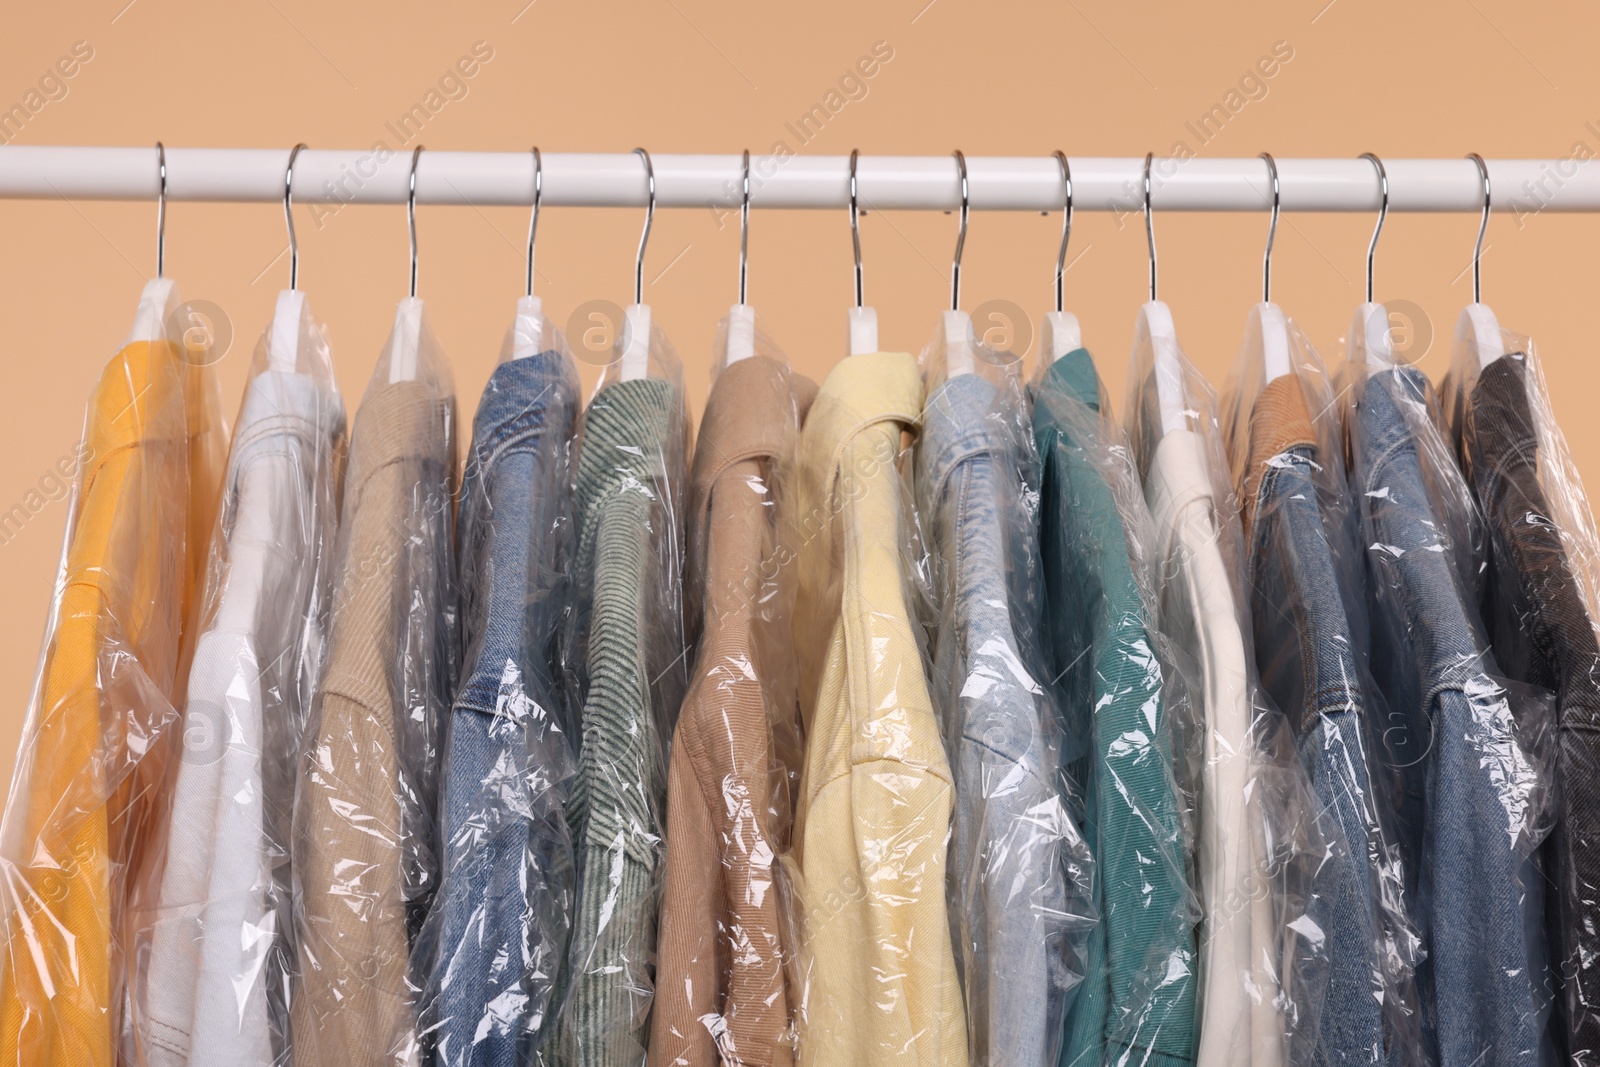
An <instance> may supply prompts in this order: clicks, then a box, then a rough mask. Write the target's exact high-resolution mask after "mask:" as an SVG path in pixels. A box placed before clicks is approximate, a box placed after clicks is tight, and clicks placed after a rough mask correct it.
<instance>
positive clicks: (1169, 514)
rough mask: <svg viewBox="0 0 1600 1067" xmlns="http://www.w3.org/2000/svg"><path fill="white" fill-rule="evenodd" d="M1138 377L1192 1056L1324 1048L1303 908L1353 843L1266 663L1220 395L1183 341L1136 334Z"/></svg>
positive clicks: (1140, 450)
mask: <svg viewBox="0 0 1600 1067" xmlns="http://www.w3.org/2000/svg"><path fill="white" fill-rule="evenodd" d="M1128 381H1129V383H1130V384H1129V390H1130V395H1129V401H1128V407H1127V415H1126V419H1127V429H1128V436H1129V442H1130V445H1131V447H1132V450H1133V454H1134V457H1135V462H1136V464H1137V466H1138V469H1139V471H1140V472H1141V474H1142V476H1143V479H1144V493H1145V499H1146V501H1147V502H1148V504H1149V506H1150V510H1151V516H1152V525H1153V530H1154V538H1155V540H1154V544H1153V559H1154V562H1155V566H1156V568H1157V577H1156V582H1155V588H1156V590H1157V605H1158V617H1159V620H1160V628H1161V631H1162V633H1163V634H1164V635H1165V636H1166V638H1167V642H1168V647H1169V648H1170V650H1171V654H1172V671H1171V673H1170V675H1169V678H1168V684H1169V685H1170V686H1173V687H1175V688H1176V689H1177V690H1179V691H1181V692H1183V693H1184V694H1186V695H1185V696H1184V697H1183V698H1181V699H1179V700H1177V701H1174V702H1173V705H1174V706H1175V707H1177V708H1179V709H1183V710H1186V711H1187V712H1188V713H1189V717H1188V719H1187V720H1185V721H1180V722H1175V723H1174V728H1175V736H1176V738H1177V741H1178V746H1177V749H1178V750H1177V753H1176V762H1175V766H1176V767H1177V769H1178V773H1179V777H1180V784H1181V785H1182V788H1183V790H1184V792H1185V794H1186V795H1187V797H1189V806H1190V810H1192V811H1193V813H1194V819H1193V823H1194V825H1193V865H1194V866H1193V869H1194V871H1195V878H1196V887H1195V888H1196V892H1197V894H1198V896H1199V900H1200V908H1201V913H1200V924H1199V927H1198V929H1197V931H1196V934H1197V940H1198V949H1199V959H1198V976H1197V977H1198V990H1197V997H1198V1002H1199V1017H1200V1043H1199V1047H1198V1051H1197V1054H1196V1060H1195V1062H1196V1063H1197V1064H1199V1065H1200V1067H1214V1065H1216V1067H1220V1065H1224V1064H1245V1065H1251V1064H1253V1065H1257V1067H1263V1065H1277V1064H1286V1063H1314V1062H1319V1061H1318V1060H1317V1057H1316V1054H1315V1044H1316V1042H1315V1034H1316V1022H1317V1020H1318V1019H1319V1018H1320V1015H1321V1005H1322V1001H1323V996H1324V994H1325V992H1326V980H1327V973H1326V968H1327V959H1326V951H1327V945H1326V941H1325V939H1324V938H1322V937H1321V936H1319V935H1318V933H1317V932H1316V930H1315V927H1314V926H1313V925H1312V924H1311V922H1310V921H1308V917H1309V916H1310V914H1311V911H1312V908H1313V905H1314V901H1313V900H1312V898H1311V892H1312V886H1313V884H1314V879H1315V875H1316V871H1317V869H1318V868H1319V867H1320V866H1321V865H1322V864H1324V863H1325V862H1327V861H1328V859H1329V857H1330V855H1336V854H1338V853H1336V852H1335V851H1334V850H1337V849H1343V848H1344V847H1345V845H1344V842H1343V840H1342V836H1341V837H1340V838H1338V839H1336V840H1335V841H1332V842H1330V841H1328V840H1325V839H1324V837H1323V835H1322V833H1321V831H1320V829H1319V826H1318V819H1319V807H1320V806H1319V805H1318V804H1317V802H1316V800H1315V798H1314V796H1313V794H1312V791H1311V783H1310V780H1309V778H1308V776H1307V775H1306V772H1305V769H1304V768H1303V767H1302V765H1301V763H1300V760H1299V756H1298V754H1297V753H1296V752H1295V748H1294V739H1293V737H1292V735H1291V733H1290V730H1289V726H1288V722H1287V720H1286V719H1285V718H1284V716H1283V715H1282V713H1281V712H1280V711H1279V710H1278V709H1277V707H1276V706H1275V705H1274V704H1273V702H1272V700H1271V698H1270V697H1268V696H1267V694H1266V693H1265V692H1264V691H1263V690H1262V689H1261V686H1260V682H1259V679H1258V676H1257V672H1256V668H1255V643H1254V640H1253V637H1252V631H1251V627H1252V622H1251V618H1250V610H1249V605H1250V601H1249V597H1248V595H1247V593H1246V586H1245V552H1244V538H1243V533H1242V530H1241V528H1240V525H1239V508H1238V498H1237V495H1236V493H1235V491H1234V488H1233V483H1232V478H1231V477H1230V475H1229V472H1228V466H1227V458H1226V453H1225V450H1224V446H1223V441H1222V430H1221V427H1220V425H1219V424H1218V421H1217V400H1216V396H1215V394H1214V392H1213V391H1212V389H1211V386H1210V384H1209V383H1207V382H1206V380H1205V379H1204V378H1203V377H1202V376H1201V375H1200V373H1199V372H1198V371H1197V370H1195V368H1194V366H1193V365H1192V364H1191V363H1190V362H1189V361H1188V359H1187V358H1186V357H1185V356H1184V354H1183V352H1182V351H1181V350H1180V349H1179V348H1178V347H1177V345H1176V343H1175V342H1157V343H1156V344H1153V345H1141V346H1135V349H1134V354H1133V358H1132V361H1131V363H1130V366H1129V375H1128ZM1163 394H1165V395H1163ZM1164 410H1177V411H1181V412H1182V423H1181V424H1179V425H1172V426H1168V425H1166V424H1165V423H1164V421H1163V418H1162V412H1163V411H1164ZM1340 858H1341V860H1345V859H1346V858H1345V857H1343V856H1342V855H1341V856H1340Z"/></svg>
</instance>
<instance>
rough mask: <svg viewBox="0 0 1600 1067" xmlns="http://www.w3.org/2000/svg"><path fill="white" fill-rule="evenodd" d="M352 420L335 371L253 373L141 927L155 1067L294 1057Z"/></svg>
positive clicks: (143, 1019) (149, 1058)
mask: <svg viewBox="0 0 1600 1067" xmlns="http://www.w3.org/2000/svg"><path fill="white" fill-rule="evenodd" d="M344 432H345V416H344V407H343V404H342V402H341V401H340V399H339V395H338V393H337V392H336V391H335V389H334V387H333V386H332V385H331V383H329V384H326V385H325V384H321V383H319V382H318V381H317V380H316V379H315V378H313V377H312V376H310V375H307V374H293V373H284V372H281V371H270V370H269V371H264V372H262V373H261V374H259V375H257V376H256V377H255V378H254V379H253V380H252V381H251V383H250V385H249V387H248V390H247V392H246V394H245V401H244V406H243V409H242V411H241V412H240V416H239V425H238V428H237V430H236V432H235V434H234V444H233V451H232V453H231V455H230V457H229V462H228V476H227V485H226V487H225V490H224V495H223V501H222V517H221V520H220V523H219V526H218V529H217V534H216V539H215V541H214V543H213V544H212V548H211V562H210V567H209V571H208V582H207V590H206V608H207V616H206V621H205V626H204V629H203V631H202V633H201V636H200V639H199V642H198V643H197V645H196V648H195V655H194V662H193V665H192V666H191V668H190V672H189V686H188V698H187V703H186V705H185V709H184V718H183V724H182V726H183V750H182V758H181V761H180V763H179V765H178V771H177V775H176V780H175V782H174V786H173V794H172V808H171V814H170V818H169V822H168V826H167V846H166V854H165V866H164V868H163V869H162V870H161V872H160V886H159V891H158V895H157V903H156V908H155V911H154V913H153V914H152V915H149V916H148V917H147V922H146V923H145V924H144V926H145V934H144V936H145V937H146V938H148V951H149V956H148V962H147V964H146V970H145V972H144V977H143V981H142V983H141V984H140V986H139V991H138V993H137V994H136V995H137V996H138V998H139V1001H140V1005H141V1010H140V1011H139V1014H138V1017H137V1018H138V1021H137V1023H136V1026H137V1028H138V1029H139V1031H140V1034H141V1037H142V1044H143V1045H144V1048H145V1054H146V1058H145V1062H146V1063H147V1064H149V1065H150V1067H166V1065H172V1067H182V1065H186V1064H189V1063H191V1062H192V1063H195V1064H213V1063H226V1064H228V1065H230V1067H254V1065H263V1067H265V1065H270V1064H272V1063H274V1062H275V1059H283V1058H285V1057H284V1056H283V1052H284V1050H283V1044H284V1038H285V1036H286V1030H287V1027H286V1025H285V1022H284V1020H283V1019H282V1018H278V1017H277V1016H278V1015H279V1014H280V1013H281V1011H282V1000H281V996H282V993H281V991H282V990H283V989H284V987H285V978H284V976H283V975H284V968H285V961H286V960H287V959H288V957H287V955H285V949H284V947H283V945H282V943H281V941H280V938H281V936H282V934H283V933H284V932H285V931H284V929H283V928H284V927H285V926H286V925H287V924H286V921H285V920H286V918H287V903H288V886H289V880H288V868H287V864H288V856H289V841H288V839H287V833H288V826H289V810H290V805H291V803H292V798H293V780H294V765H295V764H294V756H295V752H296V751H297V749H298V746H299V736H300V728H301V726H302V725H303V723H304V721H305V715H306V713H307V711H308V710H309V707H310V702H311V695H312V691H313V687H314V684H315V681H316V677H317V670H318V667H319V664H320V660H321V643H322V638H323V628H324V625H325V623H326V605H327V595H328V588H329V583H328V571H329V569H330V566H331V555H332V549H333V537H334V533H335V530H336V526H337V522H338V510H339V484H338V481H339V476H340V473H341V467H342V458H343V447H344V445H343V442H344ZM274 987H276V989H277V990H278V991H279V992H276V993H274V994H272V995H271V996H270V997H269V989H273V988H274Z"/></svg>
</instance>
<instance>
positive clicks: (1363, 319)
mask: <svg viewBox="0 0 1600 1067" xmlns="http://www.w3.org/2000/svg"><path fill="white" fill-rule="evenodd" d="M1361 158H1362V159H1365V160H1367V161H1368V162H1370V163H1371V164H1372V165H1373V167H1375V168H1376V169H1377V171H1378V191H1379V195H1380V200H1379V202H1378V224H1377V225H1376V226H1374V227H1373V229H1372V240H1371V241H1369V242H1367V299H1366V302H1365V303H1363V304H1362V305H1361V306H1360V307H1358V308H1356V311H1355V314H1354V315H1352V316H1351V317H1350V331H1349V333H1348V335H1346V337H1345V358H1346V359H1348V360H1349V361H1350V362H1352V363H1362V364H1366V365H1367V366H1369V367H1371V368H1372V369H1374V370H1377V369H1380V368H1386V367H1392V366H1394V344H1393V342H1392V341H1391V339H1390V333H1389V312H1388V309H1386V308H1385V307H1384V306H1383V305H1382V304H1375V303H1373V301H1372V261H1373V256H1374V255H1375V254H1376V252H1377V250H1378V235H1379V234H1380V233H1382V232H1383V220H1384V219H1385V218H1386V217H1387V216H1388V214H1389V175H1388V173H1387V172H1385V171H1384V169H1383V160H1381V159H1379V158H1378V157H1377V156H1375V155H1373V154H1372V153H1371V152H1367V153H1364V154H1363V155H1362V156H1361Z"/></svg>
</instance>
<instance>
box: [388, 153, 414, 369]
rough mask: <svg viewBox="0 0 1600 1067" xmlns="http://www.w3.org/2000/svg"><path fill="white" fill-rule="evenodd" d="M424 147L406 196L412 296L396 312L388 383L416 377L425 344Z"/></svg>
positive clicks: (412, 157)
mask: <svg viewBox="0 0 1600 1067" xmlns="http://www.w3.org/2000/svg"><path fill="white" fill-rule="evenodd" d="M421 155H422V146H421V145H417V147H416V148H415V149H414V150H413V151H412V153H411V191H410V193H409V195H408V196H407V197H406V227H407V229H408V230H409V231H410V234H411V295H410V296H409V297H407V298H406V299H404V300H402V301H400V306H399V307H397V308H396V309H395V313H394V343H393V346H392V347H391V348H390V351H389V381H391V382H409V381H414V380H415V379H416V377H417V348H418V346H419V345H420V344H421V343H422V301H421V300H418V299H417V160H418V158H419V157H421Z"/></svg>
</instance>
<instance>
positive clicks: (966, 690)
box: [915, 330, 1095, 1067]
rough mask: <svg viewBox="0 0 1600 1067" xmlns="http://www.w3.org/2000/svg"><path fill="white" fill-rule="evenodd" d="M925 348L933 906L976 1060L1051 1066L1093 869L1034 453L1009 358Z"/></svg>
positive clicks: (1078, 978)
mask: <svg viewBox="0 0 1600 1067" xmlns="http://www.w3.org/2000/svg"><path fill="white" fill-rule="evenodd" d="M968 351H970V352H972V353H973V355H974V356H975V357H976V358H972V359H970V365H971V367H972V370H970V371H969V372H967V373H953V374H950V375H949V376H948V377H947V365H948V361H947V358H946V349H945V333H944V331H942V330H941V331H940V332H939V333H938V334H937V335H936V336H935V337H934V340H933V342H932V343H931V344H930V345H929V347H928V348H927V349H925V350H924V352H923V357H922V362H923V368H924V374H925V376H926V379H927V383H928V399H927V403H926V406H925V407H924V410H923V416H922V433H921V436H920V437H919V438H918V441H917V447H916V466H915V471H916V484H917V494H918V517H919V528H920V529H921V530H922V533H923V536H924V538H925V541H926V544H927V548H928V568H927V572H928V576H929V578H930V581H929V583H928V584H929V588H928V589H927V593H928V594H929V595H928V597H927V598H926V607H927V608H928V609H929V610H927V611H926V612H925V614H926V616H927V618H928V621H929V624H930V628H931V632H932V635H933V671H932V675H931V678H932V686H931V689H932V694H933V699H934V704H935V706H936V708H937V709H938V711H939V716H940V722H941V726H942V729H943V733H944V742H945V749H946V752H947V754H948V756H949V760H950V768H951V773H952V775H953V776H954V780H955V795H956V799H955V822H954V829H953V834H952V837H951V843H950V859H949V872H948V873H949V877H948V882H949V908H950V920H951V921H950V925H951V929H952V931H953V933H954V935H955V943H956V965H957V968H958V970H959V972H960V975H961V979H962V989H963V993H964V995H965V998H966V1005H967V1026H968V1042H969V1049H970V1060H971V1062H972V1063H973V1064H974V1065H978V1064H983V1065H991V1064H992V1065H996V1067H999V1065H1015V1067H1046V1065H1048V1067H1054V1065H1055V1063H1056V1062H1057V1057H1058V1056H1059V1054H1060V1046H1061V1037H1062V1025H1063V1021H1064V1019H1065V1018H1066V1015H1067V1013H1068V1011H1069V1010H1070V1008H1071V1005H1072V1003H1073V1001H1074V1000H1075V999H1076V997H1077V994H1078V990H1079V988H1080V986H1081V984H1082V982H1083V978H1084V973H1085V972H1084V968H1085V956H1086V954H1087V949H1088V936H1089V932H1090V930H1091V929H1092V928H1093V926H1094V915H1095V912H1094V903H1093V896H1094V886H1093V882H1092V875H1093V863H1092V861H1091V858H1090V855H1089V849H1088V846H1087V844H1086V843H1085V841H1084V839H1083V835H1082V832H1081V831H1080V829H1079V826H1078V822H1077V816H1078V815H1079V814H1081V812H1082V802H1083V798H1082V797H1081V796H1080V795H1077V794H1076V793H1075V792H1069V790H1071V788H1072V786H1071V783H1070V782H1069V781H1068V780H1067V779H1066V778H1065V777H1064V776H1063V775H1062V774H1061V740H1062V739H1061V727H1062V723H1061V718H1060V711H1059V709H1058V707H1057V705H1056V702H1055V699H1054V693H1053V691H1052V690H1051V688H1050V687H1049V680H1050V679H1049V674H1048V673H1047V671H1046V668H1045V666H1044V650H1043V647H1042V643H1041V642H1042V630H1043V615H1044V598H1043V583H1042V573H1041V571H1040V561H1039V545H1038V523H1037V514H1036V512H1037V504H1038V460H1037V456H1036V454H1035V452H1034V442H1033V434H1032V428H1031V425H1030V423H1029V420H1028V409H1027V399H1026V397H1025V396H1024V393H1023V387H1022V382H1021V380H1020V370H1021V368H1020V360H1019V359H1018V358H1017V357H1016V356H1013V355H1012V354H1010V353H1005V352H995V351H993V350H992V349H989V348H987V347H984V346H981V345H972V346H970V347H969V348H968Z"/></svg>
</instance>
